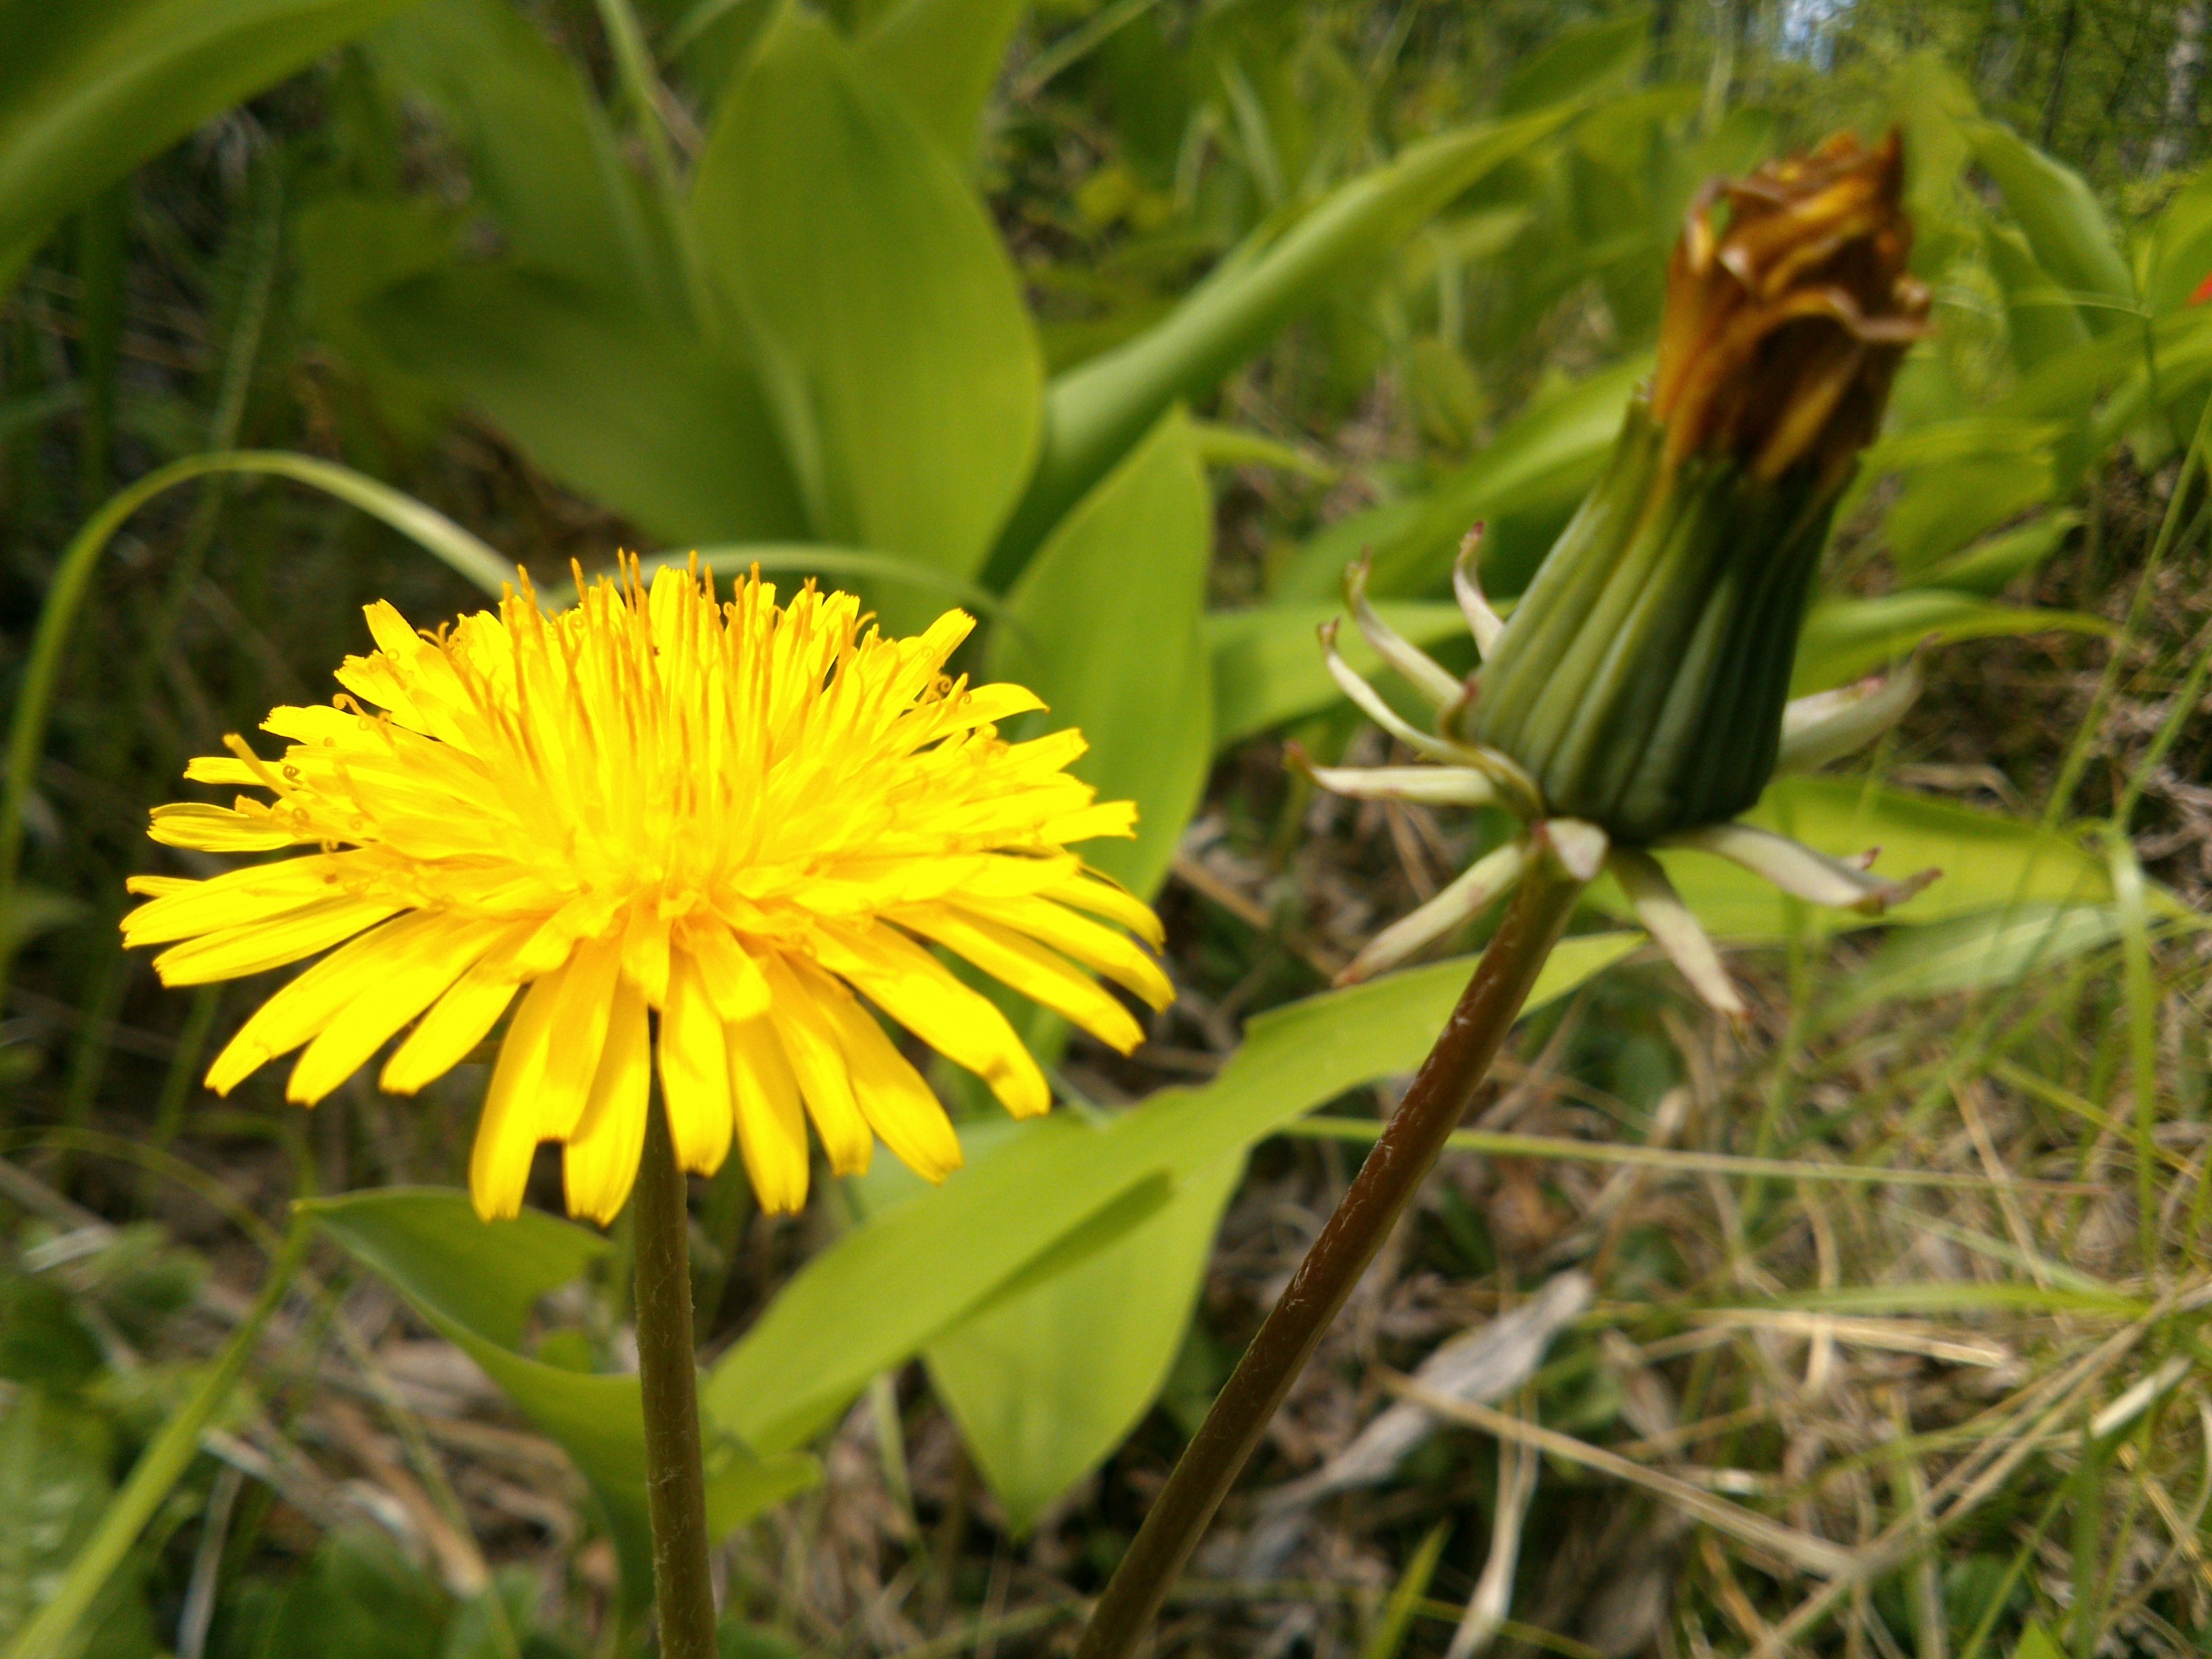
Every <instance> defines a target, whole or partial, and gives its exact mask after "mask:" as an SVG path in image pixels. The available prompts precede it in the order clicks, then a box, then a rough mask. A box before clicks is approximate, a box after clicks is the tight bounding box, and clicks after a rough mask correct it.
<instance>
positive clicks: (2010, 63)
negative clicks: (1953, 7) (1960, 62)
mask: <svg viewBox="0 0 2212 1659" xmlns="http://www.w3.org/2000/svg"><path fill="white" fill-rule="evenodd" d="M2020 31H2021V15H2020V0H1994V3H1992V4H1991V5H1990V11H1989V16H1988V18H1987V20H1986V21H1985V22H1984V25H1983V30H1982V43H1981V50H1980V51H1979V52H1978V54H1977V57H1978V58H1979V79H1980V81H1981V86H1982V101H1983V102H1984V104H2002V103H2003V102H2004V101H2005V100H2007V99H2009V98H2010V97H2011V96H2012V83H2013V77H2014V76H2016V75H2017V74H2019V72H2020Z"/></svg>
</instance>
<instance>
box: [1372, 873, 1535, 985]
mask: <svg viewBox="0 0 2212 1659" xmlns="http://www.w3.org/2000/svg"><path fill="white" fill-rule="evenodd" d="M1527 867H1528V843H1527V842H1522V841H1509V842H1506V843H1505V845H1504V846H1503V847H1501V848H1498V850H1497V851H1496V852H1493V853H1489V854H1485V855H1484V856H1483V857H1481V858H1479V859H1477V860H1475V861H1474V863H1473V864H1470V865H1469V866H1468V867H1467V868H1466V869H1465V870H1463V871H1462V872H1460V875H1459V878H1458V879H1457V880H1455V881H1454V882H1453V883H1452V884H1451V885H1450V886H1449V887H1447V888H1445V889H1444V890H1443V891H1442V892H1441V893H1438V894H1437V896H1435V897H1434V898H1432V899H1431V900H1430V901H1429V902H1427V903H1426V904H1424V905H1423V906H1422V907H1421V908H1419V909H1418V910H1415V911H1413V912H1412V913H1411V914H1410V915H1403V916H1401V917H1399V919H1398V920H1397V921H1394V922H1392V923H1391V924H1390V925H1389V927H1385V928H1384V929H1383V931H1382V932H1381V933H1377V934H1376V936H1375V937H1374V938H1373V939H1370V940H1368V941H1367V946H1366V948H1365V949H1364V950H1363V951H1360V953H1359V954H1358V956H1356V957H1352V960H1351V962H1350V963H1347V964H1346V966H1345V969H1344V971H1343V972H1342V973H1340V974H1339V975H1337V976H1336V982H1337V983H1338V984H1339V985H1356V984H1358V982H1359V981H1361V980H1364V979H1372V978H1373V977H1374V976H1375V975H1377V974H1379V973H1381V972H1383V969H1387V968H1395V967H1396V966H1397V965H1398V964H1399V963H1401V962H1403V961H1404V960H1405V959H1406V958H1407V957H1410V956H1411V955H1413V952H1414V951H1418V950H1419V949H1420V948H1421V947H1422V946H1423V945H1428V944H1431V943H1432V942H1433V941H1435V940H1437V939H1441V938H1443V936H1444V935H1445V934H1446V933H1449V932H1450V931H1451V930H1452V929H1453V928H1455V927H1458V926H1459V925H1460V924H1461V923H1462V922H1463V921H1468V920H1469V919H1470V918H1472V917H1473V916H1474V915H1475V914H1476V913H1477V912H1479V911H1480V909H1481V908H1482V907H1483V906H1484V905H1486V904H1487V903H1489V902H1491V900H1492V899H1494V898H1496V897H1497V896H1498V895H1499V894H1500V893H1502V892H1504V891H1505V890H1506V889H1507V888H1509V887H1510V886H1512V885H1513V884H1514V883H1515V882H1516V881H1518V880H1520V879H1521V872H1522V870H1524V869H1525V868H1527Z"/></svg>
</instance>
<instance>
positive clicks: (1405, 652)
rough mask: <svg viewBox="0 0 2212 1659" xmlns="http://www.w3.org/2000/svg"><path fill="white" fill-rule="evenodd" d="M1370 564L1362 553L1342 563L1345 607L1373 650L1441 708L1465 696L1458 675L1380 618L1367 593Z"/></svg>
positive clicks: (1407, 681) (1407, 682) (1409, 683)
mask: <svg viewBox="0 0 2212 1659" xmlns="http://www.w3.org/2000/svg"><path fill="white" fill-rule="evenodd" d="M1369 568H1370V560H1369V558H1368V556H1367V555H1366V554H1364V553H1362V554H1361V555H1360V556H1358V558H1356V559H1354V560H1353V561H1352V562H1351V563H1350V564H1348V565H1346V566H1345V568H1344V608H1345V609H1346V610H1347V611H1350V612H1352V621H1354V622H1355V623H1358V624H1359V631H1360V632H1361V633H1362V634H1363V635H1365V636H1366V639H1367V643H1368V644H1370V645H1371V646H1373V647H1375V654H1376V656H1378V657H1380V658H1382V659H1383V661H1384V662H1387V663H1389V665H1390V666H1391V667H1392V668H1394V669H1395V670H1396V671H1397V672H1398V677H1399V678H1401V679H1402V680H1404V681H1405V682H1406V684H1408V685H1410V686H1412V687H1413V690H1416V691H1418V692H1419V693H1420V694H1421V695H1422V696H1424V697H1426V698H1427V699H1428V700H1429V701H1430V702H1432V703H1434V704H1435V705H1436V706H1437V708H1438V709H1439V710H1440V711H1441V710H1443V709H1446V708H1451V707H1452V706H1453V705H1454V704H1455V703H1457V702H1460V701H1461V700H1462V699H1463V698H1464V697H1465V696H1467V687H1466V686H1465V685H1463V684H1461V682H1460V678H1459V676H1458V675H1456V674H1455V673H1453V672H1452V671H1451V670H1449V668H1446V667H1445V666H1444V665H1443V664H1442V663H1440V662H1438V661H1437V659H1435V658H1434V657H1431V655H1430V654H1429V653H1427V652H1425V651H1424V650H1422V649H1421V647H1419V646H1418V645H1415V644H1414V643H1413V641H1411V640H1409V639H1407V637H1406V636H1405V635H1402V634H1401V633H1400V632H1399V631H1398V630H1397V629H1395V628H1393V627H1391V626H1390V624H1389V623H1386V622H1384V621H1383V617H1382V615H1381V613H1380V612H1378V611H1376V609H1375V606H1374V604H1373V602H1372V601H1370V599H1368V597H1367V573H1368V570H1369Z"/></svg>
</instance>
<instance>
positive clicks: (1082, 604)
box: [988, 410, 1213, 896]
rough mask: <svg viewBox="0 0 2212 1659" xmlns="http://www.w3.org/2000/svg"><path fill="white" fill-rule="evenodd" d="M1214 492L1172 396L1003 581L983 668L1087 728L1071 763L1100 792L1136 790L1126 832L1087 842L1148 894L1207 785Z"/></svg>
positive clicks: (1056, 719) (1090, 853) (1118, 874)
mask: <svg viewBox="0 0 2212 1659" xmlns="http://www.w3.org/2000/svg"><path fill="white" fill-rule="evenodd" d="M1212 540H1213V503H1212V496H1211V495H1209V494H1208V493H1207V490H1206V477H1205V475H1204V474H1203V473H1201V472H1200V471H1199V465H1198V457H1197V455H1196V453H1194V450H1193V448H1192V445H1191V441H1190V427H1189V423H1188V422H1187V421H1185V420H1184V418H1183V416H1182V411H1181V410H1170V411H1169V412H1168V414H1167V415H1166V416H1165V417H1164V418H1163V419H1162V420H1161V422H1160V423H1159V425H1158V428H1157V429H1156V430H1155V431H1154V432H1153V434H1152V436H1151V437H1149V438H1147V439H1146V441H1144V443H1142V444H1141V445H1139V447H1137V449H1136V450H1135V451H1134V452H1133V453H1131V454H1130V456H1129V457H1128V459H1127V460H1125V461H1123V462H1122V463H1121V465H1120V466H1118V467H1116V468H1115V470H1114V471H1113V472H1112V473H1110V474H1109V476H1108V477H1106V479H1105V480H1104V481H1103V483H1100V484H1099V485H1098V487H1097V489H1093V490H1092V491H1091V493H1090V494H1089V495H1086V496H1085V497H1084V499H1083V500H1082V501H1080V502H1079V503H1078V504H1077V506H1076V507H1075V510H1074V511H1073V512H1072V513H1069V514H1068V515H1067V517H1066V519H1064V520H1061V522H1060V527H1059V528H1058V529H1057V530H1055V531H1054V532H1053V534H1052V538H1051V539H1050V540H1049V541H1048V542H1047V543H1046V544H1044V546H1043V547H1042V549H1041V550H1039V551H1038V553H1037V556H1036V558H1035V559H1034V560H1032V561H1031V562H1030V567H1029V568H1028V569H1027V570H1026V571H1024V573H1023V574H1022V579H1021V580H1020V581H1019V582H1018V583H1017V584H1016V585H1015V586H1014V588H1013V590H1012V592H1010V593H1009V594H1008V595H1007V604H1006V611H1007V618H1006V623H1005V624H1004V625H1001V626H1000V627H999V628H996V629H994V630H993V632H992V635H991V645H990V655H989V659H988V660H989V664H990V675H991V678H994V679H1006V680H1012V681H1015V682H1016V683H1018V684H1022V685H1026V686H1028V687H1029V688H1030V690H1033V691H1035V692H1036V694H1037V695H1038V696H1040V697H1042V698H1043V699H1044V700H1045V702H1046V703H1047V704H1048V705H1049V706H1050V708H1051V710H1052V723H1053V725H1054V726H1055V727H1059V726H1075V727H1078V728H1079V729H1080V730H1081V732H1083V735H1084V737H1085V738H1086V739H1088V740H1089V742H1090V744H1091V750H1090V752H1089V753H1088V754H1086V755H1085V756H1084V757H1082V759H1080V760H1079V761H1077V762H1076V763H1075V765H1074V767H1073V770H1074V772H1075V773H1076V775H1078V776H1079V777H1081V778H1082V779H1083V780H1084V781H1085V782H1087V783H1090V784H1092V785H1094V786H1096V787H1097V790H1098V792H1099V795H1100V798H1101V799H1106V800H1133V801H1135V802H1136V803H1137V814H1138V816H1137V838H1136V839H1135V840H1134V841H1133V842H1117V841H1101V842H1092V843H1091V845H1090V846H1089V847H1087V848H1085V849H1084V855H1085V857H1086V858H1087V859H1089V860H1091V862H1092V863H1093V864H1096V865H1097V866H1098V867H1099V868H1101V869H1103V870H1104V871H1106V872H1108V873H1109V875H1112V876H1113V877H1115V878H1116V879H1117V880H1119V881H1121V883H1122V884H1124V885H1126V886H1127V887H1128V888H1130V889H1131V890H1133V891H1135V892H1138V893H1141V894H1145V895H1147V896H1149V895H1150V894H1151V893H1152V890H1153V889H1155V888H1156V887H1158V885H1159V884H1160V882H1161V880H1162V879H1163V878H1165V876H1166V874H1167V868H1168V864H1169V861H1170V860H1172V859H1173V858H1174V856H1175V848H1176V842H1178V841H1179V840H1181V839H1182V832H1183V827H1184V825H1185V824H1187V823H1188V822H1189V821H1190V815H1191V813H1192V811H1194V809H1195V808H1196V806H1197V805H1198V798H1199V795H1200V792H1201V791H1202V790H1203V789H1204V788H1205V786H1206V764H1207V763H1208V762H1209V761H1210V760H1211V759H1212V754H1213V745H1212V739H1211V727H1212V713H1213V688H1212V664H1211V662H1210V660H1209V659H1208V656H1207V653H1206V636H1205V633H1204V611H1205V607H1206V560H1207V556H1208V554H1209V553H1210V551H1211V550H1212Z"/></svg>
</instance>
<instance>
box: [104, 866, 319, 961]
mask: <svg viewBox="0 0 2212 1659" xmlns="http://www.w3.org/2000/svg"><path fill="white" fill-rule="evenodd" d="M344 867H345V866H344V861H343V860H342V859H338V858H333V857H328V856H324V855H319V854H311V855H310V856H308V857H306V858H297V859H285V860H282V861H280V862H278V863H276V864H257V865H254V866H251V867H250V868H247V869H244V870H229V871H226V872H224V873H222V875H219V876H214V877H210V878H209V879H207V880H205V881H185V880H181V879H179V878H177V877H175V876H134V877H132V878H131V883H130V886H131V891H132V892H134V893H147V894H151V895H153V898H152V901H151V902H149V903H145V904H142V905H140V906H139V907H138V908H137V909H135V910H133V911H131V913H130V914H129V915H126V916H125V917H124V918H123V941H124V943H125V944H126V945H167V944H168V943H169V942H170V941H172V940H173V939H191V938H192V937H193V936H194V935H196V934H199V933H214V932H216V931H217V930H218V929H220V928H225V927H243V926H245V925H246V924H247V923H249V922H256V921H270V920H272V919H274V918H276V917H278V916H282V915H288V914H289V913H290V912H292V911H294V910H297V909H300V908H302V907H304V906H306V905H309V904H313V903H315V902H319V901H321V900H324V899H331V898H343V897H346V896H349V895H348V890H347V889H346V888H345V887H344V885H343V883H342V880H341V872H343V869H344Z"/></svg>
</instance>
